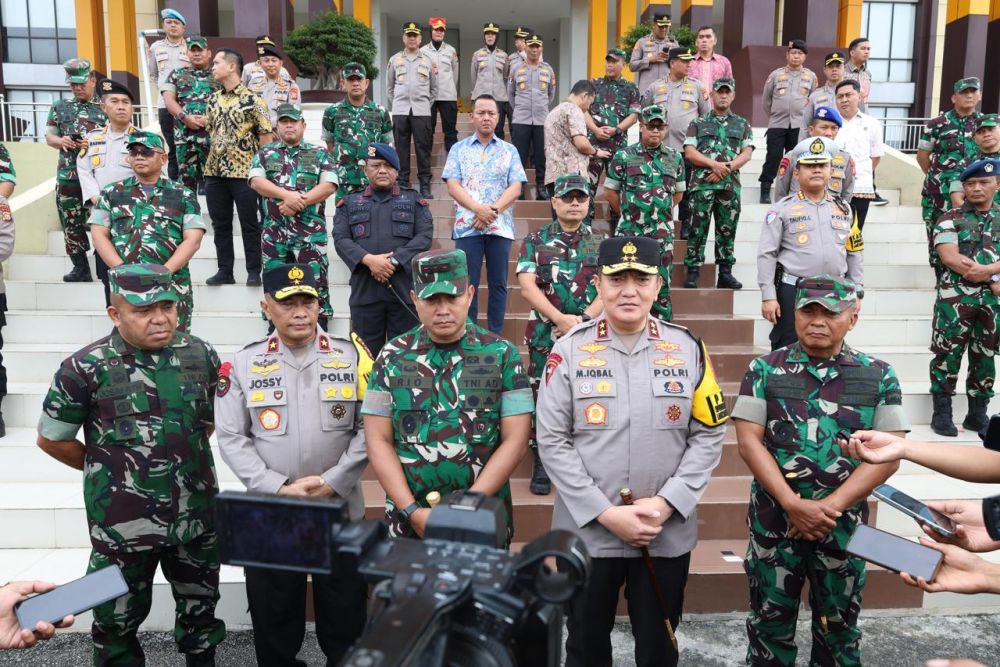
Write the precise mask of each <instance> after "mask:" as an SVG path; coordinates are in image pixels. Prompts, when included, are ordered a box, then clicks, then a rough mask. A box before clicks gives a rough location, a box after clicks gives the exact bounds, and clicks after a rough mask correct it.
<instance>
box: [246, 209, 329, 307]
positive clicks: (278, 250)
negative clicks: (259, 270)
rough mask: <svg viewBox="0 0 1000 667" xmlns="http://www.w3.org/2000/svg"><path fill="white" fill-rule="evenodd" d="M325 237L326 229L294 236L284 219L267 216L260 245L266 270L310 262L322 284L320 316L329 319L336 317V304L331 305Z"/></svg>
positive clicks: (317, 279)
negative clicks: (284, 224) (334, 308)
mask: <svg viewBox="0 0 1000 667" xmlns="http://www.w3.org/2000/svg"><path fill="white" fill-rule="evenodd" d="M326 240H327V234H326V232H320V233H318V234H313V235H311V236H305V237H303V236H295V235H293V234H289V233H288V229H287V228H286V227H284V226H283V225H282V224H281V223H275V222H272V221H271V220H269V219H265V221H264V231H263V233H262V234H261V238H260V246H261V253H262V254H263V256H264V270H265V271H266V270H268V269H273V268H274V267H276V266H278V265H279V264H286V263H290V262H295V263H300V264H308V265H309V267H310V268H311V269H312V270H313V274H314V275H315V276H316V284H317V285H318V286H319V303H320V317H321V318H324V317H325V318H326V320H327V321H330V320H331V319H332V318H333V306H331V305H330V279H329V277H328V275H329V270H330V257H329V256H328V255H327V245H326Z"/></svg>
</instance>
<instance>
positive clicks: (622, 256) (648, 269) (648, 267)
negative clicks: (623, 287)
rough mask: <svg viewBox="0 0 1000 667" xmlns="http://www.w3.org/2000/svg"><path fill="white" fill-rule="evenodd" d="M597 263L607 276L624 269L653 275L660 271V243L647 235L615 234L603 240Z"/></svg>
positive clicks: (598, 251)
mask: <svg viewBox="0 0 1000 667" xmlns="http://www.w3.org/2000/svg"><path fill="white" fill-rule="evenodd" d="M597 265H598V266H599V267H601V273H603V274H604V275H606V276H610V275H612V274H615V273H621V272H622V271H638V272H639V273H646V274H649V275H653V274H656V273H659V272H660V269H659V266H660V244H659V242H657V241H656V240H654V239H651V238H649V237H646V236H613V237H611V238H610V239H604V240H603V241H601V245H600V248H598V250H597Z"/></svg>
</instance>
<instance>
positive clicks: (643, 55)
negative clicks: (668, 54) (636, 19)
mask: <svg viewBox="0 0 1000 667" xmlns="http://www.w3.org/2000/svg"><path fill="white" fill-rule="evenodd" d="M678 46H679V44H678V43H677V40H676V39H674V37H673V35H671V34H670V33H667V38H666V39H653V36H652V35H646V36H645V37H643V38H641V39H639V40H638V41H637V42H636V43H635V48H633V49H632V59H631V60H630V61H629V64H628V67H629V69H630V70H632V71H633V72H635V74H636V77H635V85H636V86H637V87H638V88H639V92H640V93H645V92H646V89H647V88H649V86H650V85H651V84H652V83H653V82H654V81H656V80H657V79H664V78H666V76H667V74H668V73H669V72H670V64H669V63H668V62H667V61H666V60H664V61H663V62H662V63H651V62H649V57H650V56H651V55H653V54H654V53H662V52H663V50H664V49H666V50H667V51H669V50H670V49H675V48H677V47H678Z"/></svg>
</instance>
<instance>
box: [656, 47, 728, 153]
mask: <svg viewBox="0 0 1000 667" xmlns="http://www.w3.org/2000/svg"><path fill="white" fill-rule="evenodd" d="M693 58H694V54H693V53H691V50H690V49H687V48H682V47H677V48H675V49H670V53H669V54H668V56H667V63H668V64H667V66H668V68H669V69H668V71H667V75H666V76H664V77H663V78H660V79H656V80H655V81H653V83H652V84H651V85H650V86H649V88H647V89H646V91H645V92H644V93H643V94H642V100H641V101H642V106H643V107H648V106H649V105H651V104H656V105H659V106H661V107H663V111H664V113H666V114H667V125H668V129H667V134H666V136H665V137H664V142H665V143H666V144H667V145H668V146H670V147H671V148H673V149H674V150H675V151H683V150H684V140H685V139H687V129H688V126H689V125H690V124H691V122H692V121H694V119H695V118H697V117H698V116H703V115H705V114H707V113H708V112H709V111H711V110H712V105H711V103H710V102H709V101H708V99H707V98H706V95H704V94H703V92H702V90H701V81H698V80H697V79H692V78H691V77H689V76H688V75H687V73H688V68H689V67H690V65H691V60H692V59H693Z"/></svg>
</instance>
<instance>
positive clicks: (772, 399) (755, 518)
mask: <svg viewBox="0 0 1000 667" xmlns="http://www.w3.org/2000/svg"><path fill="white" fill-rule="evenodd" d="M858 303H859V302H858V298H857V293H856V288H855V286H854V283H853V282H851V281H850V280H847V279H844V278H840V277H837V276H830V275H819V276H812V277H808V278H804V279H802V280H800V281H799V287H798V292H797V295H796V302H795V308H796V310H795V330H796V334H797V336H798V342H796V343H794V344H792V345H789V346H788V347H784V348H781V349H780V350H777V351H775V352H771V353H770V354H767V355H764V356H762V357H758V358H756V359H754V360H753V361H752V362H751V363H750V368H749V370H748V371H747V373H746V375H745V376H744V377H743V383H742V384H741V386H740V395H739V398H738V399H737V400H736V405H735V406H734V407H733V414H732V416H733V419H735V420H736V435H737V438H738V440H739V451H740V455H741V456H742V457H743V460H744V461H746V463H747V466H749V468H750V471H751V472H752V473H753V476H754V481H753V483H752V484H751V487H750V506H749V508H748V513H747V524H748V526H749V529H750V542H749V545H748V546H747V556H746V561H745V562H744V569H745V570H746V573H747V577H748V579H749V585H750V615H749V617H748V619H747V635H748V636H749V640H750V644H749V647H748V648H747V664H748V665H751V666H752V667H757V666H761V667H763V666H765V665H766V666H768V667H771V666H778V665H781V666H787V667H792V666H793V665H795V664H796V662H795V657H796V653H797V648H796V646H795V625H796V621H797V619H798V611H799V600H800V598H801V594H802V587H803V585H804V583H805V582H806V581H807V580H808V581H809V606H810V607H811V608H812V639H813V641H812V652H811V655H810V661H809V664H811V665H840V666H843V667H846V666H849V665H850V666H853V665H861V646H860V644H861V630H860V628H859V627H858V614H859V613H860V611H861V593H862V590H863V588H864V585H865V562H864V561H863V560H861V559H860V558H857V557H855V556H851V555H849V554H848V553H847V551H846V550H845V547H846V546H847V542H848V540H849V539H850V538H851V535H853V534H854V530H855V529H856V528H857V526H858V524H860V523H863V522H865V521H866V520H867V515H868V506H867V497H868V495H869V494H870V493H871V491H872V489H873V488H875V487H876V486H878V485H879V484H881V483H883V482H884V481H885V480H886V479H888V478H889V476H890V475H892V473H893V472H895V470H896V468H897V467H898V463H892V464H885V465H873V464H870V463H860V462H859V461H857V460H855V459H852V458H849V457H848V456H846V455H845V452H846V445H847V443H846V442H843V441H838V440H837V434H838V433H839V432H840V431H841V430H847V431H851V432H853V431H856V430H858V429H873V428H874V429H878V430H884V431H893V432H896V433H899V434H902V433H905V432H906V431H908V430H909V424H908V420H907V417H906V413H905V411H904V410H903V406H902V393H901V390H900V387H899V380H897V378H896V373H895V372H894V371H893V370H892V367H891V366H889V365H888V364H887V363H885V362H883V361H880V360H878V359H875V358H873V357H870V356H868V355H867V354H864V353H862V352H859V351H857V350H854V349H852V348H851V347H850V346H848V345H847V344H845V343H844V337H845V336H846V334H847V332H848V331H850V330H851V329H853V328H854V325H855V324H856V323H857V321H858Z"/></svg>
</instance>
